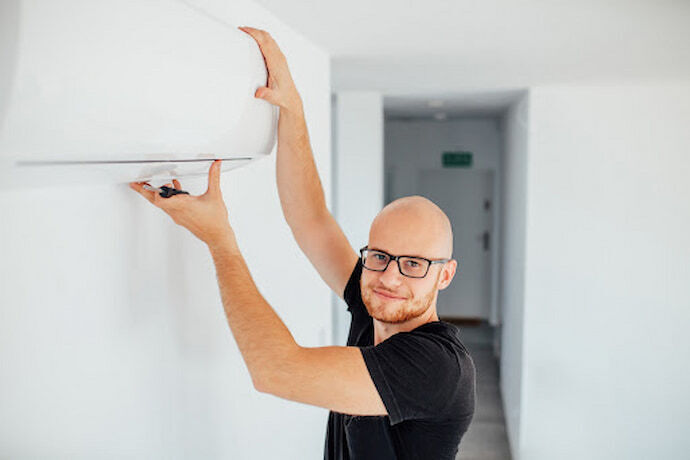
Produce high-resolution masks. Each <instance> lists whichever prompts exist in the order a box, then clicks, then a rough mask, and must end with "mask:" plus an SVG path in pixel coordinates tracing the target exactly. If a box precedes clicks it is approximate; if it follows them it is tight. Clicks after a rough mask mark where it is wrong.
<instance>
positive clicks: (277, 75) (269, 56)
mask: <svg viewBox="0 0 690 460" xmlns="http://www.w3.org/2000/svg"><path fill="white" fill-rule="evenodd" d="M238 29H240V30H241V31H242V32H245V33H247V34H249V35H250V36H251V37H252V38H253V39H254V40H256V43H257V44H258V45H259V49H260V50H261V54H263V56H264V61H266V69H267V70H268V82H267V84H266V85H267V86H262V87H261V88H258V89H257V90H256V92H255V93H254V97H258V98H260V99H264V100H266V101H268V102H270V103H271V104H273V105H277V106H278V107H281V108H282V109H285V110H287V111H299V112H301V111H302V99H301V98H300V95H299V92H298V91H297V88H296V87H295V83H294V81H293V80H292V76H291V75H290V70H289V69H288V65H287V60H286V59H285V55H284V54H283V52H282V51H280V48H278V44H277V43H276V42H275V40H274V39H273V37H271V35H270V34H269V33H268V32H266V31H265V30H261V29H254V28H252V27H238Z"/></svg>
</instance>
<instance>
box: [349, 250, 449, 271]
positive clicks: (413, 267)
mask: <svg viewBox="0 0 690 460" xmlns="http://www.w3.org/2000/svg"><path fill="white" fill-rule="evenodd" d="M359 254H360V256H361V258H362V266H363V267H364V268H366V269H367V270H372V271H375V272H383V271H386V269H387V268H388V264H389V263H391V260H395V261H396V262H397V263H398V270H400V274H402V275H404V276H407V277H409V278H424V277H425V276H426V274H427V273H428V272H429V267H430V266H431V264H444V263H446V262H448V261H450V259H435V260H431V259H425V258H424V257H415V256H393V255H391V254H388V253H387V252H385V251H378V250H376V249H369V248H368V247H367V246H364V247H363V248H362V249H360V250H359Z"/></svg>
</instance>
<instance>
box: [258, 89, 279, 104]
mask: <svg viewBox="0 0 690 460" xmlns="http://www.w3.org/2000/svg"><path fill="white" fill-rule="evenodd" d="M254 97H258V98H259V99H263V100H264V101H268V102H270V103H271V104H273V105H280V104H278V95H277V94H276V92H275V91H273V90H272V89H271V88H268V87H266V86H262V87H261V88H259V89H257V90H256V92H255V93H254Z"/></svg>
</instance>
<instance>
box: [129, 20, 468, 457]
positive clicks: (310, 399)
mask: <svg viewBox="0 0 690 460" xmlns="http://www.w3.org/2000/svg"><path fill="white" fill-rule="evenodd" d="M240 29H241V30H243V31H244V32H246V33H248V34H249V35H251V36H252V37H253V38H254V39H255V40H256V42H257V43H258V45H259V47H260V49H261V51H262V53H263V56H264V59H265V61H266V66H267V69H268V72H269V77H268V86H267V87H261V88H259V89H257V91H256V93H255V96H256V97H259V98H262V99H265V100H266V101H268V102H270V103H272V104H274V105H277V106H279V107H280V118H279V122H278V149H277V159H276V164H277V182H278V192H279V196H280V201H281V206H282V209H283V213H284V215H285V219H286V220H287V222H288V224H289V226H290V228H291V229H292V233H293V235H294V236H295V239H296V241H297V243H298V244H299V246H300V248H301V249H302V250H303V251H304V253H305V254H306V256H307V257H308V258H309V260H310V261H311V262H312V264H313V265H314V266H315V267H316V269H317V271H318V272H319V274H320V276H321V277H322V278H323V280H324V281H325V282H326V283H327V284H328V285H329V286H330V287H331V288H332V289H333V290H334V291H335V292H336V294H337V295H339V296H340V297H341V298H343V299H344V300H345V301H346V303H347V305H348V310H349V311H350V312H351V314H352V325H351V328H350V334H349V337H348V341H347V345H348V346H345V347H342V346H329V347H316V348H305V347H301V346H299V345H298V344H297V343H296V342H295V341H294V339H293V337H292V335H291V334H290V332H289V331H288V329H287V328H286V327H285V324H283V322H282V321H281V320H280V318H279V317H278V316H277V315H276V314H275V312H274V311H273V309H272V308H271V306H270V305H268V303H267V302H266V301H265V300H264V298H263V297H262V296H261V294H260V293H259V291H258V290H257V288H256V285H255V284H254V282H253V281H252V278H251V275H250V273H249V271H248V269H247V266H246V264H245V261H244V259H243V258H242V255H241V253H240V249H239V247H238V246H237V242H236V240H235V236H234V232H233V229H232V228H231V226H230V224H229V222H228V213H227V208H226V206H225V203H224V202H223V197H222V194H221V190H220V161H215V162H214V163H213V164H212V166H211V168H210V171H209V183H208V190H207V191H206V193H205V194H203V195H201V196H190V195H174V196H172V197H170V198H162V197H160V196H159V195H158V194H157V193H155V192H151V191H147V190H145V189H144V188H143V183H132V184H131V187H132V188H134V189H135V190H136V191H138V192H139V193H140V194H142V195H143V196H144V197H145V198H146V199H148V200H149V201H150V202H151V203H153V204H154V205H156V206H157V207H159V208H161V209H162V210H163V211H165V212H166V213H167V214H169V215H170V216H171V217H172V219H173V220H174V221H175V222H176V223H178V224H180V225H182V226H184V227H186V228H187V229H189V230H190V231H191V232H192V233H193V234H194V235H196V236H197V237H198V238H200V239H201V240H202V241H204V242H205V243H206V244H207V245H208V248H209V250H210V252H211V256H212V257H213V261H214V263H215V267H216V273H217V277H218V284H219V287H220V293H221V298H222V301H223V307H224V310H225V313H226V316H227V319H228V323H229V325H230V328H231V330H232V333H233V335H234V337H235V340H236V341H237V344H238V347H239V350H240V352H241V353H242V357H243V358H244V360H245V362H246V364H247V368H248V369H249V373H250V375H251V378H252V381H253V383H254V386H255V387H256V389H257V390H259V391H261V392H265V393H271V394H274V395H276V396H279V397H281V398H285V399H290V400H293V401H298V402H302V403H306V404H312V405H315V406H319V407H324V408H327V409H330V411H331V412H330V414H329V419H328V432H327V438H326V449H325V458H326V459H372V460H373V459H375V460H385V459H412V458H414V459H425V460H426V459H454V458H455V454H456V452H457V449H458V445H459V442H460V439H461V437H462V435H463V433H464V432H465V431H466V430H467V427H468V425H469V423H470V420H471V418H472V415H473V413H474V398H475V387H474V384H475V370H474V365H473V363H472V360H471V358H470V356H469V354H468V352H467V350H466V349H465V347H464V346H463V345H462V343H461V342H460V339H459V334H458V330H457V328H456V327H455V326H452V325H450V324H448V323H445V322H442V321H439V319H438V315H437V313H436V300H437V295H438V291H439V290H441V289H445V288H446V287H447V286H448V285H449V284H450V282H451V281H452V279H453V276H454V275H455V270H456V267H457V262H456V261H455V260H453V259H451V253H452V245H453V239H452V230H451V225H450V222H449V220H448V218H447V217H446V215H445V214H444V213H443V211H442V210H441V209H440V208H438V207H437V206H436V205H435V204H433V203H432V202H431V201H429V200H427V199H425V198H422V197H418V196H416V197H407V198H403V199H400V200H397V201H395V202H393V203H391V204H389V205H388V206H386V207H385V208H384V209H383V210H382V211H381V212H380V213H379V215H378V216H377V217H376V218H375V219H374V222H373V223H372V226H371V229H370V233H369V244H368V246H366V247H365V248H363V249H362V250H361V251H360V257H358V255H357V254H356V253H355V251H354V250H353V248H352V247H351V246H350V244H349V243H348V241H347V239H346V238H345V235H344V234H343V232H342V230H341V229H340V227H339V226H338V224H337V223H336V221H335V219H334V218H333V216H332V215H331V214H330V212H329V211H328V209H327V208H326V204H325V200H324V194H323V188H322V186H321V183H320V181H319V177H318V173H317V171H316V167H315V164H314V159H313V155H312V152H311V147H310V145H309V137H308V134H307V128H306V122H305V119H304V114H303V107H302V101H301V98H300V96H299V94H298V92H297V89H296V88H295V85H294V83H293V80H292V77H291V75H290V72H289V70H288V66H287V63H286V60H285V57H284V55H283V54H282V52H281V51H280V49H279V48H278V46H277V45H276V43H275V41H274V40H273V39H272V37H271V36H270V35H269V34H268V33H266V32H264V31H262V30H258V29H253V28H249V27H244V28H240ZM169 185H174V187H175V188H178V189H179V188H181V187H180V183H179V182H178V181H177V180H174V181H173V184H169Z"/></svg>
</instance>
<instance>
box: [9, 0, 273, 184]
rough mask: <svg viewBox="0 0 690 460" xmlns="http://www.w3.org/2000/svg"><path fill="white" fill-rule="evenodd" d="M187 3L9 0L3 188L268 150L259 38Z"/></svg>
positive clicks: (238, 160)
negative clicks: (260, 96) (259, 91)
mask: <svg viewBox="0 0 690 460" xmlns="http://www.w3.org/2000/svg"><path fill="white" fill-rule="evenodd" d="M237 25H242V24H230V23H228V22H226V21H224V20H222V19H220V18H218V17H216V16H214V15H212V14H209V13H207V12H205V11H204V10H203V9H201V8H199V7H196V6H193V5H192V4H189V3H186V2H183V1H179V0H2V1H0V159H1V160H2V163H1V166H0V167H2V173H3V174H2V176H3V177H2V178H1V179H0V181H1V182H2V184H0V185H4V186H7V185H12V184H13V183H25V182H26V181H31V182H40V183H46V182H48V183H55V182H65V181H76V182H93V181H98V182H104V181H105V182H111V183H115V182H129V181H134V180H150V179H155V178H160V179H163V180H168V179H169V178H170V177H171V176H174V177H181V176H188V175H196V174H206V173H207V171H208V167H209V165H210V162H211V159H216V158H219V159H223V160H224V161H223V170H228V169H232V168H235V167H238V166H242V165H245V164H247V163H249V162H251V161H253V160H255V159H257V158H261V157H265V156H266V155H269V154H270V152H271V150H272V149H273V146H274V145H275V135H276V126H277V116H278V111H277V108H275V107H274V106H272V105H271V104H269V103H268V102H266V101H263V100H260V99H257V98H255V97H254V92H255V91H256V89H257V88H258V87H260V86H264V85H265V84H266V79H267V72H266V67H265V63H264V60H263V57H262V55H261V52H260V50H259V48H258V46H257V44H256V42H254V40H253V39H252V38H251V37H250V36H249V35H247V34H245V33H244V32H242V31H240V30H238V29H237V27H236V26H237Z"/></svg>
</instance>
